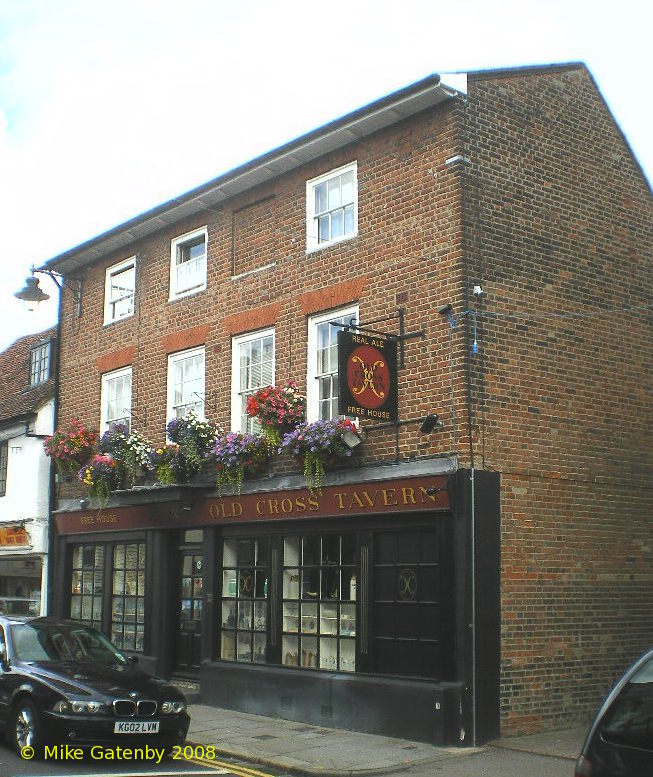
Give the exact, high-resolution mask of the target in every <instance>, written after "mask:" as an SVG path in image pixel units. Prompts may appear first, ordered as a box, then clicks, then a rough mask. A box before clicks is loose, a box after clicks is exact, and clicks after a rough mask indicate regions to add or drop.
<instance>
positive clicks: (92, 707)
mask: <svg viewBox="0 0 653 777" xmlns="http://www.w3.org/2000/svg"><path fill="white" fill-rule="evenodd" d="M103 707H104V705H103V704H101V703H100V702H99V701H79V700H78V699H73V700H72V701H63V700H62V701H58V702H56V703H55V704H54V705H53V707H52V711H53V712H58V713H60V714H62V713H65V712H74V713H75V714H76V715H83V714H84V713H90V714H91V715H95V714H97V713H98V712H102V709H103Z"/></svg>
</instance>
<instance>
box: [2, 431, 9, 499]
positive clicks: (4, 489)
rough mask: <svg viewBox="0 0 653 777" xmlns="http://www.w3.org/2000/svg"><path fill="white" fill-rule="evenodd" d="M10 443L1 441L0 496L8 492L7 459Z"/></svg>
mask: <svg viewBox="0 0 653 777" xmlns="http://www.w3.org/2000/svg"><path fill="white" fill-rule="evenodd" d="M8 454H9V443H7V442H0V496H4V495H5V494H6V493H7V459H8Z"/></svg>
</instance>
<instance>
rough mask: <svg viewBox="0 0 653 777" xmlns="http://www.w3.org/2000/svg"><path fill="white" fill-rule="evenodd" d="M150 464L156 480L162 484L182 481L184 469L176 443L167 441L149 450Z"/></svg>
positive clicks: (166, 484) (184, 476)
mask: <svg viewBox="0 0 653 777" xmlns="http://www.w3.org/2000/svg"><path fill="white" fill-rule="evenodd" d="M149 458H150V466H151V468H152V470H153V471H154V476H155V478H156V482H157V483H159V484H160V485H162V486H172V485H174V484H175V483H184V482H185V478H186V469H185V466H184V461H183V459H182V457H181V455H180V453H179V446H178V445H177V444H176V443H174V442H173V443H168V444H167V445H161V446H160V447H159V448H154V449H153V450H151V451H150V454H149Z"/></svg>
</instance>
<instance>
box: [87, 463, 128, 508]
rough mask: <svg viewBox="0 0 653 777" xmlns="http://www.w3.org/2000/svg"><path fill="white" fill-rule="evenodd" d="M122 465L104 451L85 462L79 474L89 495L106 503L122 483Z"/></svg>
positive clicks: (101, 502) (102, 503)
mask: <svg viewBox="0 0 653 777" xmlns="http://www.w3.org/2000/svg"><path fill="white" fill-rule="evenodd" d="M120 477H121V475H120V467H119V466H118V464H117V462H116V460H115V459H113V458H112V457H111V456H108V455H106V454H104V453H96V454H95V455H94V456H92V457H91V460H90V461H89V462H88V463H87V464H84V466H82V467H81V469H80V470H79V473H78V475H77V478H78V480H79V481H80V483H82V484H83V485H84V486H86V488H87V490H88V495H89V496H90V497H92V498H94V499H97V500H98V501H99V502H100V504H101V505H104V504H106V502H107V501H108V500H109V497H110V496H111V492H112V491H115V490H116V489H117V488H118V487H119V485H120Z"/></svg>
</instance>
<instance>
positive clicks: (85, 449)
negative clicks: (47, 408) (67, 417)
mask: <svg viewBox="0 0 653 777" xmlns="http://www.w3.org/2000/svg"><path fill="white" fill-rule="evenodd" d="M97 439H98V433H97V432H96V431H93V430H91V429H88V428H87V427H86V426H84V424H83V423H82V422H81V421H78V420H77V419H76V418H73V419H72V420H71V421H70V424H69V425H68V427H67V428H66V429H57V430H56V431H55V433H54V434H53V435H51V436H49V437H46V438H45V440H44V441H43V448H44V449H45V452H46V454H47V455H48V456H49V457H50V458H51V459H52V460H53V461H54V464H55V467H56V468H57V472H58V473H59V474H60V475H61V476H62V477H64V478H65V477H75V476H76V475H77V473H78V472H79V468H80V467H81V466H82V465H84V464H86V463H87V462H88V461H89V460H90V458H91V456H93V454H94V453H95V445H96V443H97Z"/></svg>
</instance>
